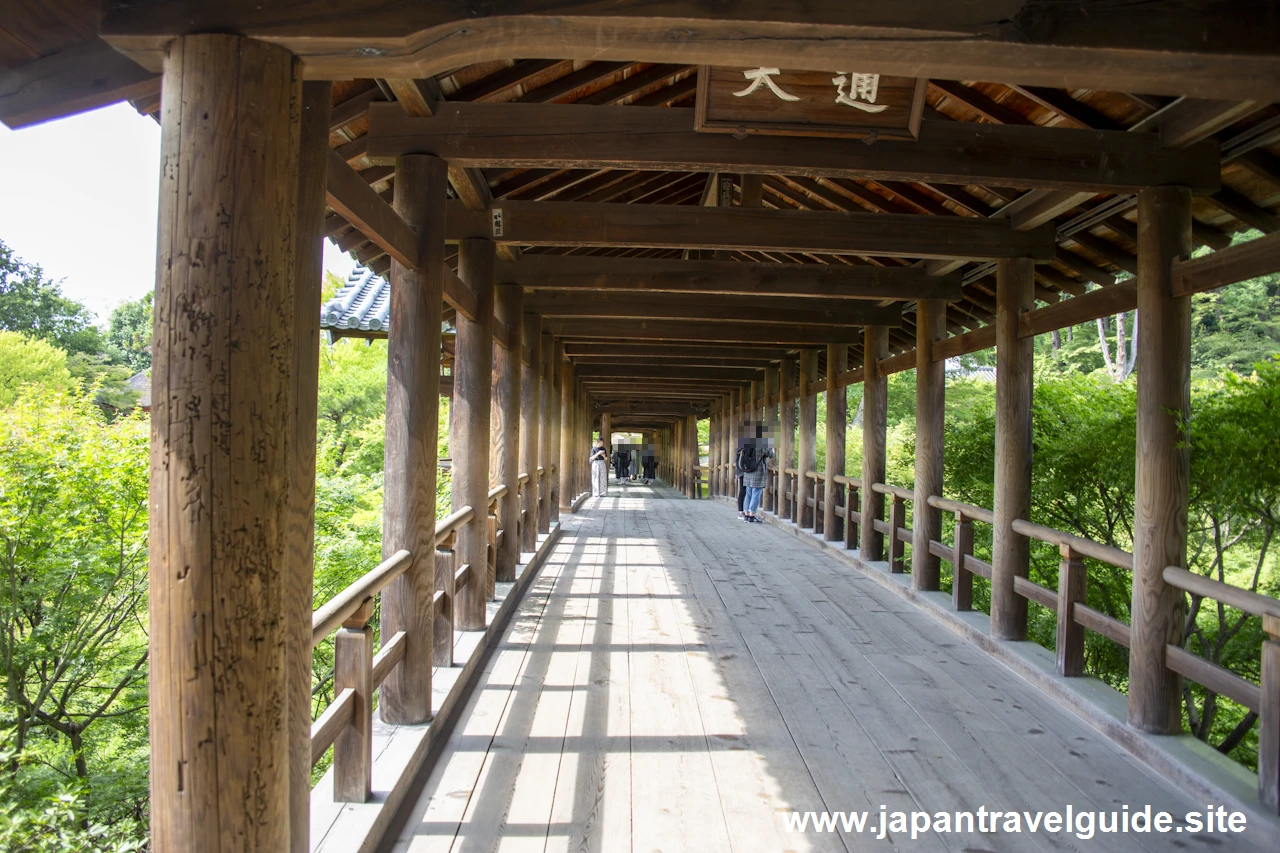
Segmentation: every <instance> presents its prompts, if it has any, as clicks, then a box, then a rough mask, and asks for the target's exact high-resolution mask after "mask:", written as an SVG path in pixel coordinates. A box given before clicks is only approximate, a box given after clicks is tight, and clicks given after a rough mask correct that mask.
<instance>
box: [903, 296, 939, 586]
mask: <svg viewBox="0 0 1280 853" xmlns="http://www.w3.org/2000/svg"><path fill="white" fill-rule="evenodd" d="M946 336H947V325H946V303H944V302H942V301H941V300H937V299H922V300H920V301H919V302H917V303H916V469H915V471H916V476H915V500H914V502H913V505H912V507H911V510H912V514H911V531H912V537H913V538H912V542H913V543H919V546H918V547H917V546H916V545H915V544H913V545H912V548H911V586H912V588H914V589H918V590H936V589H938V584H939V580H940V578H939V574H940V567H939V564H938V558H937V557H936V556H935V555H934V554H933V553H932V552H930V550H929V544H928V543H929V542H930V541H932V540H934V539H938V538H940V537H941V535H942V512H941V511H940V510H938V509H937V508H936V507H931V506H929V504H928V500H929V496H930V495H941V494H943V491H942V478H943V448H944V441H945V434H944V429H945V417H946V387H947V386H946V371H945V365H944V364H943V362H941V361H934V360H933V345H934V344H935V343H936V342H937V341H940V340H942V339H943V338H945V337H946Z"/></svg>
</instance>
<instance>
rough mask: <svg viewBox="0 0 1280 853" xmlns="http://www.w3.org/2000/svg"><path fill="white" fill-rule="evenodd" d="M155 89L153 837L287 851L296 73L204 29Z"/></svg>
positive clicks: (285, 57)
mask: <svg viewBox="0 0 1280 853" xmlns="http://www.w3.org/2000/svg"><path fill="white" fill-rule="evenodd" d="M164 87H165V91H166V93H167V94H166V96H165V98H164V101H163V104H162V106H161V120H160V123H161V158H162V163H161V180H160V215H159V223H160V227H159V240H158V254H159V263H158V264H157V277H156V298H155V353H154V366H153V368H152V385H153V388H154V389H155V409H154V416H155V419H154V420H153V422H152V442H151V463H150V464H151V478H150V505H151V516H150V590H151V597H150V627H151V633H150V655H151V675H150V691H151V703H150V721H151V722H150V738H151V755H152V758H153V767H152V776H151V793H152V798H151V829H152V839H153V844H154V849H157V850H185V849H201V848H207V849H221V848H231V847H236V846H239V847H246V848H255V849H264V850H265V849H269V850H288V849H290V847H291V839H290V791H289V787H290V776H291V762H290V750H289V736H290V733H291V732H292V731H293V728H294V727H293V726H292V725H290V723H289V720H288V717H287V712H288V700H289V695H290V693H291V690H290V689H289V687H290V677H289V673H290V670H289V668H288V663H289V661H288V659H287V652H286V649H287V645H288V643H289V642H290V640H291V637H292V636H293V633H292V632H291V631H290V630H289V627H288V624H287V623H288V616H289V614H292V613H294V612H295V610H294V609H292V608H290V609H286V602H285V596H286V594H288V593H289V591H290V590H291V589H292V588H293V586H294V584H293V582H292V578H291V577H290V573H291V572H292V571H294V570H296V569H297V568H298V565H297V564H296V563H294V562H291V561H290V560H289V555H288V553H287V549H288V547H289V546H290V544H292V537H290V535H289V532H288V530H287V529H288V527H289V526H290V525H291V523H292V522H294V516H293V514H292V512H291V509H292V507H293V506H294V496H293V495H292V494H291V493H290V491H289V488H288V485H289V476H290V471H291V470H297V469H296V467H295V463H296V460H294V459H292V458H291V453H293V452H295V451H296V448H293V447H292V446H291V445H292V440H293V435H294V433H293V432H292V427H293V426H294V422H295V418H296V416H297V415H296V412H295V410H294V406H295V400H296V398H295V393H296V392H295V387H296V386H295V384H294V383H295V377H294V375H293V372H294V371H295V370H296V369H297V368H296V365H297V361H296V359H295V349H294V348H295V341H294V334H295V328H296V327H297V320H296V318H295V310H304V309H303V308H301V307H298V306H297V272H298V271H297V269H296V267H295V259H296V257H297V245H296V242H297V239H298V233H297V221H298V201H299V198H298V193H299V185H298V167H299V139H300V129H299V121H300V113H301V106H302V77H301V73H300V67H299V64H298V62H297V61H296V59H295V58H294V57H293V56H292V55H291V54H290V53H289V52H288V51H286V50H284V49H282V48H280V47H277V46H275V45H271V44H267V43H265V42H259V41H253V40H251V39H246V38H241V37H238V36H230V35H196V36H185V37H182V38H177V39H174V40H173V41H172V42H170V43H169V46H168V49H167V52H166V56H165V60H164ZM192 199H197V200H198V203H193V202H192ZM307 216H308V223H309V224H310V211H308V212H307ZM308 263H310V262H308ZM308 290H310V288H308ZM282 321H283V322H282ZM304 452H305V451H304ZM299 541H300V540H299ZM309 604H310V602H308V606H309ZM215 650H216V652H217V653H216V654H215V653H214V652H215Z"/></svg>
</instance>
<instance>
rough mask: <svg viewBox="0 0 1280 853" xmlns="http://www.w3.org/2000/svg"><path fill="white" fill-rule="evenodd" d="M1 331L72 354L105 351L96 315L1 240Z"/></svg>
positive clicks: (37, 266) (38, 267)
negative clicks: (18, 333) (66, 295)
mask: <svg viewBox="0 0 1280 853" xmlns="http://www.w3.org/2000/svg"><path fill="white" fill-rule="evenodd" d="M0 331H7V332H21V333H22V334H24V335H29V336H31V337H34V338H41V339H44V340H47V341H49V342H50V343H52V344H54V345H55V346H57V347H59V348H60V349H64V350H66V351H68V352H85V353H94V352H98V351H99V350H100V349H101V343H102V342H101V333H99V331H98V329H97V327H96V326H94V325H93V314H92V313H91V312H90V311H89V309H88V308H85V307H84V306H83V305H81V304H80V303H79V302H76V301H75V300H74V299H68V298H67V297H65V296H63V295H62V289H61V288H60V287H59V286H58V285H57V284H56V283H54V282H52V281H50V280H49V279H47V278H45V275H44V270H42V269H41V268H40V266H39V265H38V264H28V263H26V262H24V261H23V260H22V259H21V258H19V257H18V256H17V255H15V254H14V253H13V250H12V249H10V248H9V247H8V246H6V245H5V244H4V241H0Z"/></svg>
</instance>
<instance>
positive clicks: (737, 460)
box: [733, 423, 750, 521]
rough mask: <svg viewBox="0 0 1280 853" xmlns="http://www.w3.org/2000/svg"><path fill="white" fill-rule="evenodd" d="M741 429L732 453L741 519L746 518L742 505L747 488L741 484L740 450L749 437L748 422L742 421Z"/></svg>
mask: <svg viewBox="0 0 1280 853" xmlns="http://www.w3.org/2000/svg"><path fill="white" fill-rule="evenodd" d="M742 426H743V431H742V432H741V433H739V435H738V449H737V450H736V451H735V452H734V454H733V478H734V480H735V481H736V482H737V484H738V517H739V518H741V519H742V520H743V521H746V520H747V513H746V510H745V509H743V507H744V506H745V504H746V501H747V490H746V488H745V487H744V486H743V485H742V473H743V472H742V451H743V450H744V449H745V448H746V446H747V443H748V442H749V439H748V438H747V431H746V427H749V426H750V424H749V423H744V424H743V425H742Z"/></svg>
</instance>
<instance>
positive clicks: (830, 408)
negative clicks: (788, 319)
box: [822, 344, 849, 542]
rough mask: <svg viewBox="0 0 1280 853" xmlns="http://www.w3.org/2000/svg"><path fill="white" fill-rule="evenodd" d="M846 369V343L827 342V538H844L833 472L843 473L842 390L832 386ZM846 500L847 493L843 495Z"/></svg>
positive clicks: (845, 414) (844, 409)
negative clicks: (837, 375)
mask: <svg viewBox="0 0 1280 853" xmlns="http://www.w3.org/2000/svg"><path fill="white" fill-rule="evenodd" d="M848 369H849V347H848V345H846V344H829V345H828V346H827V424H826V426H827V435H826V442H827V470H826V474H827V482H826V484H825V486H824V488H823V495H822V501H823V504H824V507H823V511H822V537H823V538H824V539H826V540H828V541H830V542H835V541H838V540H840V539H843V538H844V528H843V527H841V520H840V519H841V515H840V512H839V511H838V510H837V508H836V481H835V478H836V477H837V476H844V431H845V422H846V420H847V419H848V411H847V408H848V407H847V406H846V405H845V393H844V389H843V388H837V387H836V374H838V373H843V372H844V371H846V370H848ZM844 499H845V500H846V501H847V500H849V495H847V494H846V495H845V498H844Z"/></svg>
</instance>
